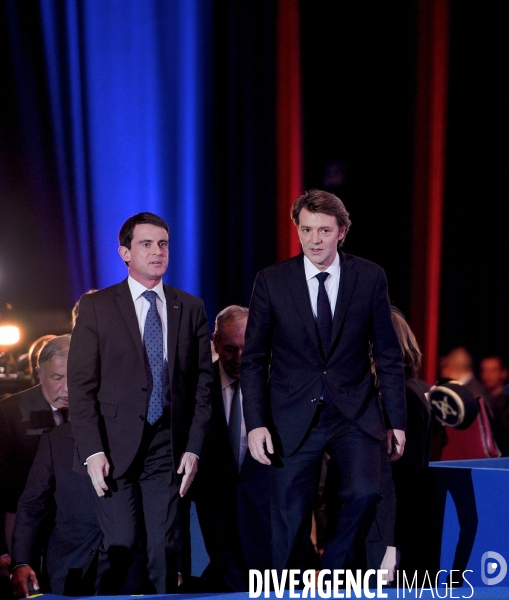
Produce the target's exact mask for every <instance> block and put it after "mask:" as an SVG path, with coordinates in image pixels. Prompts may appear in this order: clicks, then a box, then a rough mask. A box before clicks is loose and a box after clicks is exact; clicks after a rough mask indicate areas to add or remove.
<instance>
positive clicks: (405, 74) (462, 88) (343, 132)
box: [0, 0, 509, 360]
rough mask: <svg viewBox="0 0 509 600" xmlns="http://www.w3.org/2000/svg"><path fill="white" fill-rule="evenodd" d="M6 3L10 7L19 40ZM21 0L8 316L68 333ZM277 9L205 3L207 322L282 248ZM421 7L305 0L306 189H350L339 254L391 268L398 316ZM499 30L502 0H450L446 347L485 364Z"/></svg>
mask: <svg viewBox="0 0 509 600" xmlns="http://www.w3.org/2000/svg"><path fill="white" fill-rule="evenodd" d="M9 4H10V5H11V7H10V9H12V5H14V6H15V7H16V10H17V13H16V14H17V17H18V25H19V29H18V31H19V32H21V33H20V34H19V35H18V36H17V37H16V39H14V37H13V33H12V27H11V26H10V25H9V20H8V18H7V12H8V11H7V9H8V8H9ZM26 4H30V3H25V6H26ZM20 6H21V3H9V2H7V1H6V0H2V2H1V3H0V7H1V13H0V52H1V57H0V58H1V60H0V69H1V72H0V77H1V81H2V86H1V92H0V93H1V100H0V102H1V105H0V315H1V316H3V318H5V315H6V314H8V313H9V314H12V311H8V310H7V309H6V304H7V303H10V304H11V305H12V306H13V307H14V309H13V310H14V311H17V314H18V316H20V317H23V318H26V319H31V323H32V324H31V325H29V326H30V327H31V328H32V330H31V331H35V329H34V328H35V327H36V325H35V324H37V325H39V326H40V328H42V329H44V331H41V333H47V332H48V331H47V329H46V326H45V325H44V326H43V325H41V322H42V321H43V320H44V319H45V318H48V316H51V318H52V319H53V321H52V324H51V326H52V327H53V330H52V332H54V333H59V331H56V328H57V327H58V325H57V322H59V323H60V325H59V326H60V327H61V328H62V329H64V330H65V328H66V327H68V325H67V323H68V321H69V315H70V310H71V308H72V305H73V304H74V302H75V301H76V300H77V298H75V297H74V295H73V291H72V288H71V283H70V275H69V273H70V270H71V269H72V268H73V257H72V255H70V253H69V250H68V248H67V247H66V245H65V242H64V239H65V236H64V227H65V226H64V223H63V220H62V211H61V202H62V201H63V200H62V198H61V196H60V195H59V194H58V193H57V192H56V189H57V164H56V160H55V156H54V153H53V149H52V144H51V135H50V134H51V132H50V123H49V118H48V114H49V112H48V111H49V108H48V89H47V87H46V83H45V81H46V80H45V77H44V69H45V67H44V64H43V62H42V59H41V33H40V23H39V15H38V11H37V4H36V3H33V5H32V10H26V8H25V9H23V10H22V9H21V8H20ZM276 6H277V3H276V2H272V1H271V2H269V1H257V2H254V1H246V2H236V1H233V0H231V1H228V0H225V1H219V0H218V1H216V2H213V3H212V11H211V18H212V19H213V28H212V30H211V40H210V44H211V48H212V52H211V54H210V65H209V66H210V71H209V79H208V85H209V89H208V95H207V98H206V101H207V106H208V108H209V113H208V114H209V117H208V119H207V120H206V124H207V144H206V149H205V157H204V161H205V164H206V165H207V167H206V171H207V172H206V175H207V177H206V180H207V182H206V186H205V188H206V197H207V201H206V203H205V204H204V206H203V222H202V224H201V235H202V238H203V248H204V252H205V253H206V260H204V261H203V265H202V266H201V267H200V269H201V274H200V277H201V288H202V291H201V293H202V295H203V297H204V299H205V301H206V304H207V311H208V313H209V320H210V321H211V322H212V320H213V316H214V315H215V313H216V312H217V311H218V310H220V309H221V308H223V307H224V306H226V305H227V304H231V303H242V304H246V305H247V304H248V303H249V294H250V290H251V287H252V283H253V278H254V275H255V273H256V272H257V271H258V270H259V269H260V268H263V267H264V266H266V265H268V264H271V263H272V262H274V261H275V260H276V241H277V229H276V190H275V188H276V168H277V165H276V151H275V143H276V114H275V102H276V100H275V90H276V81H275V77H276V74H275V48H276V39H275V36H276V13H277V10H276ZM419 6H420V5H419V3H418V2H416V1H405V2H402V1H401V2H398V1H395V2H379V1H377V2H375V1H373V2H362V3H359V2H343V1H339V2H333V3H331V2H321V1H316V0H301V1H300V25H301V45H300V51H301V80H302V125H303V155H304V165H303V180H304V188H305V189H309V188H311V187H319V188H325V189H328V190H331V191H334V192H335V193H337V194H338V195H339V196H340V197H341V198H342V199H343V201H344V202H345V205H346V207H347V208H348V210H349V211H350V216H351V219H352V222H353V225H352V228H351V230H350V232H349V234H348V238H347V241H346V244H345V251H347V252H351V253H353V254H357V255H360V256H363V257H365V258H368V259H370V260H373V261H375V262H377V263H378V264H381V265H382V266H383V267H384V269H385V270H386V272H387V276H388V280H389V289H390V294H391V299H392V301H393V302H394V303H395V304H396V305H397V306H398V307H400V308H401V310H403V312H404V313H405V314H409V313H410V311H411V305H410V303H411V281H412V277H415V273H414V272H413V270H412V248H413V233H414V232H413V231H412V228H413V221H412V215H413V212H414V208H415V207H414V206H413V197H414V188H413V186H414V154H415V144H414V132H415V128H416V122H415V105H416V69H417V58H418V46H417V31H418V22H419ZM504 24H505V19H504V18H503V15H502V6H501V5H500V4H499V3H489V2H488V3H485V4H482V5H473V4H472V3H467V2H462V1H461V0H452V1H451V3H450V40H449V76H448V103H447V138H446V182H445V199H444V228H443V247H442V284H441V310H440V328H439V353H440V354H443V353H445V352H446V351H448V350H449V349H450V348H452V347H454V346H456V345H459V344H462V345H465V346H466V347H467V349H468V350H469V351H470V352H471V353H472V354H473V355H474V357H475V358H476V360H478V359H479V358H480V357H481V356H484V355H486V354H488V353H497V354H503V356H504V357H505V359H506V360H509V339H508V336H509V316H508V299H509V269H508V268H507V267H508V264H509V251H508V243H507V226H506V221H505V212H506V211H505V210H504V207H505V204H506V202H507V192H506V186H505V180H506V176H507V159H508V151H507V133H508V132H507V117H506V114H507V106H508V96H507V87H508V86H507V81H506V80H507V64H506V63H507V57H508V52H507V50H508V48H507V45H508V42H507V35H506V33H505V31H504V30H503V28H504ZM20 60H22V62H23V65H25V68H26V65H29V66H30V68H29V73H28V74H27V81H29V83H30V85H29V86H28V88H27V89H29V90H30V94H27V93H26V91H25V94H24V95H23V96H20V94H19V93H17V91H16V83H15V78H14V73H15V69H16V68H18V67H19V64H20ZM18 92H19V90H18ZM31 120H33V121H37V123H38V127H37V131H38V134H37V136H36V137H35V138H34V139H33V140H32V141H33V143H32V146H31V150H30V151H27V148H26V147H22V146H21V144H20V142H19V134H20V132H21V131H22V130H23V128H26V127H27V126H28V125H30V122H31ZM27 124H28V125H27ZM28 171H29V172H30V173H31V176H30V177H27V172H28ZM53 191H55V193H52V192H53ZM41 203H43V205H42V204H41ZM421 226H422V227H428V226H431V227H433V223H431V224H428V223H422V224H421ZM437 235H440V232H437ZM13 265H15V268H13ZM6 266H9V269H8V270H9V274H10V277H9V279H8V282H7V281H6V278H5V277H3V276H2V273H5V271H6ZM83 291H86V290H83ZM41 310H42V311H46V312H45V313H44V314H43V315H42V316H39V315H38V311H41ZM59 311H60V312H59ZM27 315H28V316H27ZM44 315H46V316H44ZM58 315H60V317H58ZM59 319H60V320H59Z"/></svg>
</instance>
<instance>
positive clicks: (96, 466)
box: [87, 454, 110, 497]
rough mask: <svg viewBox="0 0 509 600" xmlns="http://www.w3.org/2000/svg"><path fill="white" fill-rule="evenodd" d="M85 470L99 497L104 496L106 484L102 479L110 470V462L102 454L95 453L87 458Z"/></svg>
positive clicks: (106, 489) (106, 488)
mask: <svg viewBox="0 0 509 600" xmlns="http://www.w3.org/2000/svg"><path fill="white" fill-rule="evenodd" d="M87 471H88V474H89V475H90V479H91V480H92V485H93V486H94V489H95V491H96V493H97V495H98V496H99V497H101V496H104V493H105V492H107V491H108V486H107V485H106V481H104V479H105V478H106V477H108V473H109V472H110V463H109V462H108V459H107V458H106V456H105V455H104V454H96V455H95V456H91V457H90V458H89V459H88V460H87Z"/></svg>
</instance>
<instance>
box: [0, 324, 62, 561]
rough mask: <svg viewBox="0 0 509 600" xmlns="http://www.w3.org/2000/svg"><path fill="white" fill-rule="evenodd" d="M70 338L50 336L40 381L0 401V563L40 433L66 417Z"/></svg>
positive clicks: (40, 363)
mask: <svg viewBox="0 0 509 600" xmlns="http://www.w3.org/2000/svg"><path fill="white" fill-rule="evenodd" d="M47 337H48V338H49V336H47ZM70 339H71V336H70V335H61V336H51V338H50V339H49V340H48V341H46V343H45V344H44V345H43V346H42V349H40V351H39V356H38V359H37V368H36V369H37V373H38V376H39V379H40V383H39V384H38V385H36V386H35V387H32V388H30V389H28V390H24V391H23V392H20V393H18V394H13V395H12V396H9V397H7V398H4V399H3V400H1V401H0V489H1V490H2V493H1V494H0V522H1V527H0V538H1V539H0V555H1V556H0V562H1V563H2V565H3V566H6V565H8V564H9V562H10V557H9V549H10V539H8V540H6V533H5V528H4V523H5V518H8V519H9V520H10V521H11V520H12V517H13V514H14V513H15V512H16V509H17V504H18V501H19V498H20V496H21V493H22V492H23V489H24V487H25V483H26V480H27V477H28V473H29V471H30V467H31V466H32V462H33V460H34V456H35V453H36V452H37V448H38V446H39V440H40V438H41V435H42V434H43V433H44V432H48V431H51V430H52V429H53V427H55V425H60V424H62V423H64V422H65V421H66V420H67V410H68V398H67V396H68V394H67V355H68V352H69V344H70ZM9 515H10V518H9ZM9 537H10V536H9Z"/></svg>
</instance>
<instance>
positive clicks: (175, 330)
mask: <svg viewBox="0 0 509 600" xmlns="http://www.w3.org/2000/svg"><path fill="white" fill-rule="evenodd" d="M164 295H165V296H166V310H167V316H168V340H167V342H168V346H167V355H168V373H169V375H170V382H171V380H172V379H173V370H174V368H175V356H176V354H177V340H178V335H179V328H180V317H181V315H182V302H180V300H178V298H177V294H176V292H175V290H174V289H173V288H172V287H170V286H168V285H165V286H164Z"/></svg>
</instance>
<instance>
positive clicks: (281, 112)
mask: <svg viewBox="0 0 509 600" xmlns="http://www.w3.org/2000/svg"><path fill="white" fill-rule="evenodd" d="M300 79H301V78H300V28H299V3H298V2H296V1H295V0H279V2H278V22H277V237H278V240H277V256H278V260H284V259H285V258H289V257H290V256H294V255H296V254H298V253H299V252H300V244H299V240H298V237H297V232H296V229H295V226H294V225H293V223H292V222H291V220H290V208H291V205H292V204H293V202H294V201H295V200H296V199H297V198H298V197H299V196H300V195H301V194H302V192H303V189H302V185H303V183H302V121H301V86H300Z"/></svg>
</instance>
